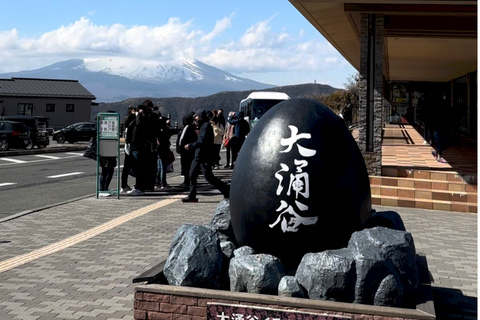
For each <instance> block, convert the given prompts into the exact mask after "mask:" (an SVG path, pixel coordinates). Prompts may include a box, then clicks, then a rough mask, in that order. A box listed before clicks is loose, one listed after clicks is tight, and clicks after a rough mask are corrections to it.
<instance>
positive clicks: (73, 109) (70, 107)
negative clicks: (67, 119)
mask: <svg viewBox="0 0 480 320" xmlns="http://www.w3.org/2000/svg"><path fill="white" fill-rule="evenodd" d="M66 111H67V112H75V105H74V104H73V103H69V104H67V109H66Z"/></svg>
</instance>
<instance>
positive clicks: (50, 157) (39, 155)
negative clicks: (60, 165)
mask: <svg viewBox="0 0 480 320" xmlns="http://www.w3.org/2000/svg"><path fill="white" fill-rule="evenodd" d="M35 157H40V158H47V159H53V160H57V159H61V158H60V157H55V156H46V155H43V154H36V155H35Z"/></svg>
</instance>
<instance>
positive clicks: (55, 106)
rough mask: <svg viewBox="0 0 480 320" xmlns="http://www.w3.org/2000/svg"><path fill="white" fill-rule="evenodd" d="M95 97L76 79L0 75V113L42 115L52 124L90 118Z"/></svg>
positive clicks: (69, 122)
mask: <svg viewBox="0 0 480 320" xmlns="http://www.w3.org/2000/svg"><path fill="white" fill-rule="evenodd" d="M95 99H96V98H95V96H94V95H93V94H92V93H91V92H90V91H88V90H87V89H85V87H84V86H82V85H81V84H80V83H79V82H78V81H77V80H56V79H32V78H11V79H0V115H2V116H12V115H26V116H44V117H48V118H50V126H52V127H55V128H57V127H63V126H66V125H69V124H72V123H75V122H81V121H90V120H91V119H90V117H91V116H90V114H91V109H92V104H93V102H92V101H93V100H95Z"/></svg>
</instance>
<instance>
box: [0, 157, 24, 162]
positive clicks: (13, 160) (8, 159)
mask: <svg viewBox="0 0 480 320" xmlns="http://www.w3.org/2000/svg"><path fill="white" fill-rule="evenodd" d="M0 160H5V161H10V162H14V163H27V161H24V160H18V159H12V158H3V157H2V158H0Z"/></svg>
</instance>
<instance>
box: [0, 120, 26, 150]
mask: <svg viewBox="0 0 480 320" xmlns="http://www.w3.org/2000/svg"><path fill="white" fill-rule="evenodd" d="M10 148H22V149H32V148H33V142H32V139H30V131H29V130H28V128H27V127H26V126H25V125H24V124H23V123H20V122H15V121H7V120H0V151H6V150H8V149H10Z"/></svg>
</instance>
